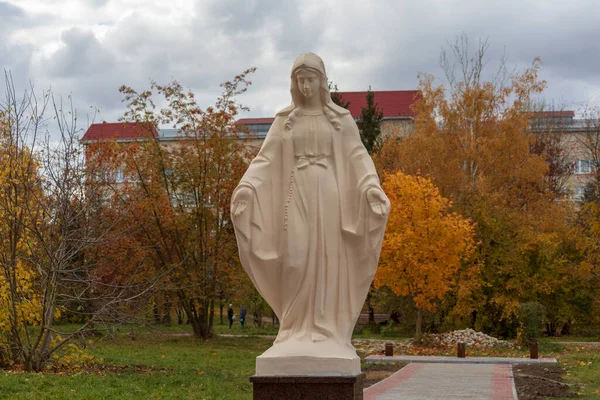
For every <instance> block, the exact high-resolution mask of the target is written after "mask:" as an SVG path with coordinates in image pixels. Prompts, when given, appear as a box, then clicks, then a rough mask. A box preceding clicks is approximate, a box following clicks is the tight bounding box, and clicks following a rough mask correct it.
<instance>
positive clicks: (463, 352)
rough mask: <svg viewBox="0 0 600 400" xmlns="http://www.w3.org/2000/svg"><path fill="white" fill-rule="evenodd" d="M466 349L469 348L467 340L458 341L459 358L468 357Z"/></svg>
mask: <svg viewBox="0 0 600 400" xmlns="http://www.w3.org/2000/svg"><path fill="white" fill-rule="evenodd" d="M466 349H467V346H466V345H465V342H458V345H457V353H458V354H457V356H458V358H465V357H466V352H467V351H466Z"/></svg>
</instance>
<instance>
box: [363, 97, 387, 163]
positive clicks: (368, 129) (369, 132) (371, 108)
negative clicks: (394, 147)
mask: <svg viewBox="0 0 600 400" xmlns="http://www.w3.org/2000/svg"><path fill="white" fill-rule="evenodd" d="M365 99H366V107H361V111H360V117H359V118H358V121H357V122H356V124H357V125H358V130H359V131H360V138H361V140H362V142H363V144H364V145H365V148H366V149H367V151H368V152H369V154H373V153H374V152H375V151H376V150H377V149H378V147H379V145H380V141H381V138H380V136H381V120H382V119H383V112H382V111H381V109H380V108H379V107H378V105H377V103H375V93H373V92H372V91H371V87H370V86H369V90H368V91H367V94H366V95H365Z"/></svg>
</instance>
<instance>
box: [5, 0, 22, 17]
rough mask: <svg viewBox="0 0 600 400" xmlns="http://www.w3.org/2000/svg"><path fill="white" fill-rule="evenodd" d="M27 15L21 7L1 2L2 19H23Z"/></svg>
mask: <svg viewBox="0 0 600 400" xmlns="http://www.w3.org/2000/svg"><path fill="white" fill-rule="evenodd" d="M24 15H25V13H24V12H23V10H22V9H21V8H20V7H17V6H15V5H13V4H10V3H6V2H3V1H0V18H3V19H4V18H11V17H22V16H24Z"/></svg>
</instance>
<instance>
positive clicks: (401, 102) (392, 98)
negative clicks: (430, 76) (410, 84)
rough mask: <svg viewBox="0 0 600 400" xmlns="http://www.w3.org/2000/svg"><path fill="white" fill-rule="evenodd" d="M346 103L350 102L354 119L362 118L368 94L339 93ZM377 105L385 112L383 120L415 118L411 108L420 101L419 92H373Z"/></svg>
mask: <svg viewBox="0 0 600 400" xmlns="http://www.w3.org/2000/svg"><path fill="white" fill-rule="evenodd" d="M339 93H340V94H341V95H342V98H343V99H344V101H349V102H350V105H349V106H348V110H349V111H350V114H352V117H354V118H358V117H360V112H361V108H362V107H366V106H367V100H366V96H367V92H339ZM373 94H375V103H376V104H377V106H378V108H379V109H380V110H381V111H382V112H383V118H394V117H405V118H414V116H415V112H414V110H412V109H411V106H412V105H413V104H414V103H415V101H416V100H417V99H418V96H419V91H418V90H384V91H373Z"/></svg>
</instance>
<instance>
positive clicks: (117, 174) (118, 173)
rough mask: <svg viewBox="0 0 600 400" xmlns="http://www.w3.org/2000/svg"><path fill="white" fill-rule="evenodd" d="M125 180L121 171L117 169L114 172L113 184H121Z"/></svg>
mask: <svg viewBox="0 0 600 400" xmlns="http://www.w3.org/2000/svg"><path fill="white" fill-rule="evenodd" d="M124 180H125V174H124V173H123V170H122V169H118V170H116V171H115V182H117V183H121V182H123V181H124Z"/></svg>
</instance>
